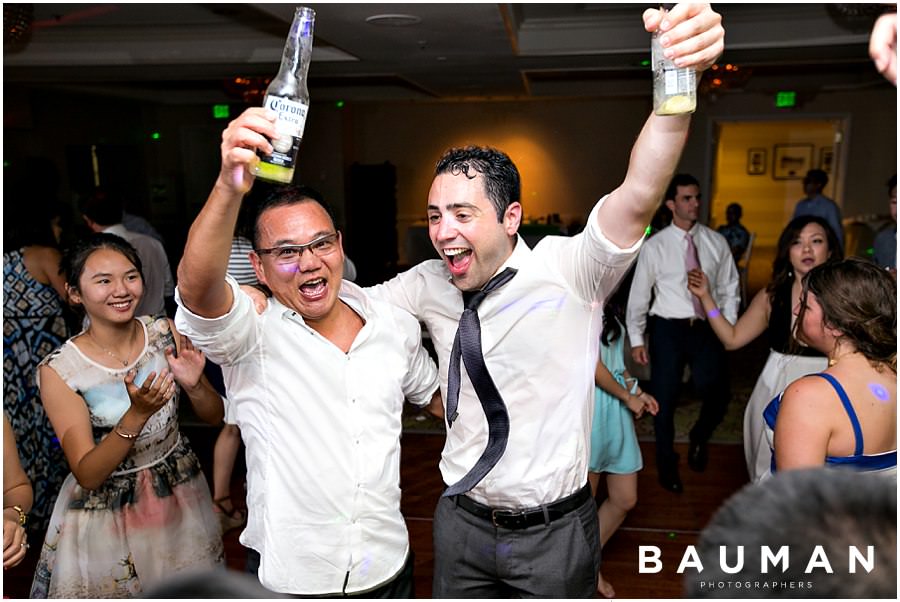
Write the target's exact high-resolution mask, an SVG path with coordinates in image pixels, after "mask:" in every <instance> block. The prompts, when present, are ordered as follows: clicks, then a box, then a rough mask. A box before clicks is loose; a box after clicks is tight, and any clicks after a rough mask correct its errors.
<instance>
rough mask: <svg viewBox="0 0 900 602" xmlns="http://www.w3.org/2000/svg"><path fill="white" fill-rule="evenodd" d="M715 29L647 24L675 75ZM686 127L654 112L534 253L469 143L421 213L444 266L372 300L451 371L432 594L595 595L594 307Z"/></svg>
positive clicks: (504, 189) (626, 254) (404, 278)
mask: <svg viewBox="0 0 900 602" xmlns="http://www.w3.org/2000/svg"><path fill="white" fill-rule="evenodd" d="M720 21H721V17H720V16H719V15H718V14H717V13H715V12H714V11H713V10H712V9H711V8H710V7H709V5H678V6H676V7H675V8H674V9H672V10H671V11H670V12H669V13H668V14H667V16H665V18H663V16H662V15H661V14H660V11H658V10H656V9H648V10H647V11H645V13H644V26H645V29H646V30H647V31H655V30H657V29H658V28H660V27H661V28H662V29H663V30H664V36H663V38H664V42H663V43H664V46H665V47H666V52H667V53H670V54H671V55H672V58H673V59H675V60H676V61H678V64H679V66H687V67H694V68H696V69H699V70H703V69H705V68H707V67H709V66H710V65H711V64H712V63H713V62H714V61H715V59H716V58H717V57H718V55H719V54H720V53H721V51H722V48H723V39H724V30H723V29H722V27H721V24H720ZM236 121H237V124H239V125H240V126H243V127H244V128H245V131H244V133H243V134H242V135H241V136H240V138H241V139H242V140H244V141H246V143H247V144H248V145H249V146H253V147H256V146H260V147H262V148H263V150H264V149H265V148H266V147H267V144H266V143H262V142H261V140H262V139H264V138H265V137H268V136H273V135H274V133H275V132H274V128H272V127H271V125H270V124H264V123H263V124H260V123H258V122H257V121H255V120H254V119H251V116H250V115H248V114H246V113H245V114H244V115H243V116H241V117H239V118H238V120H236ZM689 125H690V116H689V115H677V116H665V117H662V116H658V115H651V116H650V118H649V119H648V120H647V121H646V124H645V125H644V128H643V130H642V131H641V133H640V134H639V136H638V139H637V141H636V142H635V144H634V147H633V148H632V150H631V159H630V162H629V166H628V172H627V174H626V176H625V179H624V181H623V182H622V184H621V185H620V186H619V187H618V188H616V189H615V190H613V191H612V192H611V193H609V194H608V195H607V196H605V197H604V198H603V199H601V200H600V201H598V202H597V203H596V205H595V206H594V208H593V210H592V211H591V214H590V217H589V218H588V224H587V226H586V227H585V229H584V232H582V233H581V234H578V235H576V236H573V237H560V236H548V237H546V238H545V239H543V240H542V241H541V242H540V243H538V244H537V245H536V246H535V248H534V249H533V250H531V249H529V248H528V246H527V245H526V244H525V242H524V240H523V239H522V238H521V236H519V235H518V228H519V225H520V223H521V219H522V213H523V210H522V204H521V202H520V198H521V186H520V179H519V173H518V170H517V168H516V167H515V165H514V164H513V163H512V161H511V160H510V158H509V157H508V156H507V155H505V154H504V153H502V152H500V151H498V150H496V149H491V148H483V147H467V148H463V149H451V150H450V151H448V152H447V153H446V154H445V155H444V156H443V157H442V158H441V159H440V160H439V162H438V165H437V169H436V170H435V174H434V179H433V180H432V184H431V189H430V191H429V193H428V205H427V208H426V211H427V216H428V222H429V236H430V237H431V241H432V244H433V245H434V247H435V249H436V250H437V251H438V253H439V254H440V259H435V260H428V261H425V262H422V263H420V264H418V265H417V266H414V267H413V268H411V269H410V270H408V271H406V272H403V273H402V274H399V275H398V276H397V277H395V278H394V279H392V280H390V281H388V282H387V283H385V284H384V285H379V287H375V288H374V289H371V292H372V294H373V295H378V296H379V297H381V298H384V299H389V300H390V301H391V302H393V303H396V304H397V305H399V306H400V307H402V308H404V309H406V310H408V311H410V312H411V313H413V314H414V315H416V316H417V317H418V318H419V319H420V320H422V321H423V322H424V323H425V324H426V325H427V327H428V330H429V332H430V334H431V337H432V340H433V342H434V345H435V349H436V351H437V355H438V358H439V361H440V364H441V377H442V383H441V387H442V389H443V392H444V395H445V396H446V400H447V408H446V410H445V412H446V415H447V422H448V425H449V426H450V428H449V429H448V432H447V441H446V443H445V446H444V450H443V453H442V457H441V463H440V470H441V474H442V477H443V479H444V482H445V483H446V484H447V486H448V488H447V490H445V492H444V493H443V495H442V497H441V499H440V501H439V502H438V505H437V509H436V510H435V519H434V556H435V568H434V572H435V575H434V582H433V596H434V597H436V598H443V597H446V598H474V597H479V598H499V597H538V598H557V597H564V598H574V597H588V598H590V597H593V596H594V595H595V593H596V586H597V571H598V568H599V562H600V550H599V533H598V526H597V508H596V505H595V503H594V500H593V497H592V495H591V490H590V487H589V486H588V484H587V483H588V481H587V472H588V470H587V469H588V466H587V464H588V452H589V446H590V431H591V415H592V411H591V408H592V404H593V390H594V387H593V382H594V370H595V368H596V362H597V357H598V350H599V344H600V327H601V318H602V311H600V309H601V308H602V307H603V301H604V299H605V298H606V296H607V295H608V294H610V293H611V292H612V291H613V290H614V288H615V286H616V284H617V283H618V281H619V280H620V279H621V277H622V275H623V274H624V273H625V271H626V270H627V269H628V266H629V265H630V264H631V263H632V262H633V261H634V258H635V256H636V254H637V251H638V248H639V247H640V243H641V240H642V235H643V232H644V228H645V227H646V226H647V224H648V223H649V221H650V218H651V216H652V215H653V213H654V211H655V209H656V207H657V206H658V205H659V202H660V199H661V197H662V195H663V192H664V190H665V188H666V184H667V183H668V181H669V179H670V178H671V176H672V174H673V173H674V171H675V167H676V165H677V163H678V159H679V157H680V155H681V151H682V149H683V148H684V144H685V142H686V139H687V134H688V129H689ZM460 357H461V359H460Z"/></svg>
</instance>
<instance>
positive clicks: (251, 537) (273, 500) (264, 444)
mask: <svg viewBox="0 0 900 602" xmlns="http://www.w3.org/2000/svg"><path fill="white" fill-rule="evenodd" d="M228 282H229V284H230V285H231V287H232V290H233V292H234V298H235V303H234V305H233V307H232V308H231V309H230V310H229V312H228V313H227V314H225V315H224V316H221V317H219V318H214V319H204V318H201V317H199V316H197V315H194V314H192V313H191V312H189V311H187V310H186V309H185V308H184V306H183V305H181V298H180V296H178V295H177V293H176V300H177V301H178V303H179V308H178V312H177V314H176V317H175V321H176V324H177V327H178V330H179V331H180V332H181V333H183V334H184V335H186V336H188V337H190V338H191V339H192V340H193V342H194V343H195V344H196V345H197V346H198V347H200V349H202V350H203V351H204V353H206V354H207V356H208V357H209V359H210V360H211V361H213V362H216V363H217V364H220V365H221V366H222V372H223V376H224V379H225V387H226V390H227V393H228V402H229V404H230V405H231V407H230V408H229V410H230V411H229V418H231V419H232V420H233V421H234V423H235V424H237V425H238V426H239V427H240V429H241V437H242V438H243V440H244V443H245V445H246V454H247V462H246V463H247V506H248V508H249V509H250V513H249V517H248V522H247V527H246V529H245V530H244V531H243V533H241V537H240V541H241V543H242V544H243V545H245V546H247V547H250V548H253V549H255V550H257V551H258V552H259V553H260V555H261V564H260V568H259V580H260V582H261V583H262V584H263V585H264V586H265V587H267V588H268V589H270V590H272V591H276V592H281V593H291V594H325V593H336V592H342V591H346V592H347V593H352V592H361V591H365V590H368V589H371V588H373V587H375V586H378V585H380V584H382V583H384V582H385V581H388V580H389V579H391V578H392V577H394V576H395V575H396V574H397V573H398V572H399V571H400V570H401V569H402V568H403V564H404V561H405V560H406V556H407V552H408V549H409V537H408V534H407V530H406V524H405V523H404V520H403V516H402V515H401V514H400V433H401V427H402V423H401V412H402V408H403V403H404V399H408V400H409V401H410V402H412V403H414V404H416V405H425V404H427V403H428V402H429V401H430V400H431V396H432V394H433V393H434V391H435V390H436V389H437V385H438V381H437V369H436V367H435V365H434V362H433V361H432V360H431V358H430V357H429V356H428V353H427V352H426V351H425V349H424V348H423V347H422V345H421V332H420V327H419V324H418V322H417V321H416V320H415V319H414V318H413V317H412V316H410V315H409V314H407V313H405V312H403V311H401V310H399V309H397V308H396V307H392V306H390V305H388V304H387V303H384V302H382V301H377V300H373V299H370V298H368V296H367V295H366V294H365V293H364V292H363V291H362V290H361V289H360V288H359V287H357V286H356V285H354V284H352V283H350V282H346V281H344V282H343V283H342V287H341V292H340V299H341V301H343V302H345V303H347V305H349V306H350V307H351V308H353V310H354V311H356V313H358V314H359V315H360V316H361V317H362V318H363V319H364V320H365V325H364V326H363V328H362V330H361V331H360V332H359V334H357V336H356V339H355V340H354V341H353V344H352V346H351V347H350V350H349V352H348V353H343V352H342V351H341V350H340V349H339V348H337V347H336V346H335V345H334V344H333V343H331V342H330V341H328V340H327V339H325V338H324V337H322V336H321V335H320V334H319V333H317V332H316V331H315V330H313V329H311V328H310V327H309V326H307V325H306V324H305V323H304V321H303V319H302V318H301V317H300V315H299V314H297V313H295V312H294V311H292V310H290V309H288V308H287V307H285V306H284V305H282V304H281V303H279V302H278V301H277V300H276V299H274V298H273V299H269V304H268V306H267V308H266V310H265V312H264V313H263V314H262V315H257V313H256V311H255V310H254V307H253V304H252V302H251V301H250V298H249V297H248V296H247V295H246V294H244V293H243V292H241V291H240V289H239V288H238V286H237V283H236V282H235V281H234V279H233V278H231V277H230V276H229V277H228ZM345 580H346V585H345Z"/></svg>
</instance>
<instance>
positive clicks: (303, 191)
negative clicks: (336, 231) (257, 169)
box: [244, 186, 335, 249]
mask: <svg viewBox="0 0 900 602" xmlns="http://www.w3.org/2000/svg"><path fill="white" fill-rule="evenodd" d="M244 202H248V200H247V199H246V198H245V199H244ZM301 203H316V204H317V205H319V206H320V207H322V209H324V210H325V213H327V214H328V218H329V219H330V220H331V224H332V226H333V227H334V224H335V219H334V212H333V211H332V210H331V207H330V206H329V205H328V203H326V202H325V198H324V197H323V196H322V194H321V193H320V192H319V191H318V190H316V189H314V188H310V187H309V186H277V187H273V190H272V191H271V192H270V193H269V194H268V195H267V196H265V197H264V198H263V199H262V200H261V201H260V202H259V203H258V204H257V205H256V207H255V210H254V211H251V213H252V214H253V247H254V248H256V249H258V248H259V239H260V232H259V218H260V217H261V216H262V214H263V213H264V212H266V211H268V210H269V209H274V208H275V207H283V206H286V205H299V204H301Z"/></svg>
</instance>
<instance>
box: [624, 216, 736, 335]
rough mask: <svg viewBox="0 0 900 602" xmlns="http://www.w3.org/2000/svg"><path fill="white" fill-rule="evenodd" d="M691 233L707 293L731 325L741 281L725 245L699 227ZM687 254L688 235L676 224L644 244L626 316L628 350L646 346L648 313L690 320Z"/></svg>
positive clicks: (691, 299)
mask: <svg viewBox="0 0 900 602" xmlns="http://www.w3.org/2000/svg"><path fill="white" fill-rule="evenodd" d="M690 233H691V236H693V237H694V246H695V247H697V255H698V256H699V257H700V267H701V269H702V270H703V273H704V274H706V277H707V279H708V280H709V292H710V294H711V295H712V298H713V299H715V301H716V305H717V306H718V307H719V309H720V310H721V312H722V315H723V316H724V317H725V319H726V320H728V321H729V322H731V323H732V324H734V323H735V322H737V313H738V306H739V305H740V301H741V297H740V291H739V289H740V280H739V278H738V273H737V268H736V267H735V265H734V258H733V257H732V255H731V249H730V248H729V246H728V241H727V240H725V237H724V236H722V235H721V234H719V233H718V232H716V231H715V230H712V229H710V228H707V227H706V226H704V225H703V224H694V226H693V227H692V228H691V230H690ZM686 252H687V232H686V231H685V230H682V229H681V228H679V227H678V226H676V225H674V224H671V225H669V226H667V227H666V228H663V229H662V230H660V231H659V232H657V233H656V234H655V235H654V236H652V237H650V238H649V239H647V242H645V243H644V248H643V249H641V254H640V257H638V262H637V266H636V267H635V270H634V279H633V280H632V282H631V293H630V294H629V296H628V308H627V309H626V313H625V323H626V327H627V329H628V339H629V341H630V342H631V346H632V347H638V346H642V345H644V333H645V332H646V330H647V314H648V313H649V314H650V315H651V316H659V317H661V318H667V319H679V318H693V317H694V302H693V295H692V294H691V291H690V290H689V289H688V285H687V270H686V269H685V262H684V258H685V253H686ZM651 292H652V293H653V303H652V305H651V303H650V298H651Z"/></svg>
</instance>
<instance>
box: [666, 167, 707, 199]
mask: <svg viewBox="0 0 900 602" xmlns="http://www.w3.org/2000/svg"><path fill="white" fill-rule="evenodd" d="M679 186H696V187H697V188H700V182H698V181H697V178H695V177H694V176H692V175H691V174H687V173H677V174H675V175H674V176H673V177H672V181H671V182H669V187H668V188H666V196H665V198H664V199H663V200H664V201H674V200H675V196H676V195H677V194H678V187H679Z"/></svg>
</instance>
